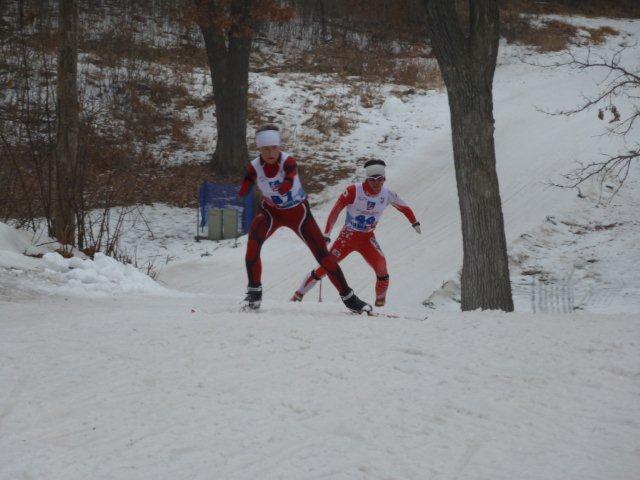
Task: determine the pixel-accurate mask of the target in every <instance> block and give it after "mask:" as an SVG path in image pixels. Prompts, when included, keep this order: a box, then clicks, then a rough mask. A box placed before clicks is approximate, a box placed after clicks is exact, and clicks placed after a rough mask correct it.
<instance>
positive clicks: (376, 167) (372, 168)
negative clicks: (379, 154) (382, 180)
mask: <svg viewBox="0 0 640 480" xmlns="http://www.w3.org/2000/svg"><path fill="white" fill-rule="evenodd" d="M364 172H365V174H366V175H367V177H373V176H374V175H382V176H383V177H384V165H380V164H379V163H374V164H373V165H369V166H368V167H366V168H365V169H364Z"/></svg>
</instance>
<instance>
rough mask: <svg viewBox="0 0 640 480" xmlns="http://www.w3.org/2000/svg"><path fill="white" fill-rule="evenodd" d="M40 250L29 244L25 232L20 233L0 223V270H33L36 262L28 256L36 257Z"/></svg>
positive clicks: (29, 240)
mask: <svg viewBox="0 0 640 480" xmlns="http://www.w3.org/2000/svg"><path fill="white" fill-rule="evenodd" d="M40 253H43V252H42V249H40V248H38V247H35V246H33V245H32V244H31V237H30V235H29V234H28V233H27V232H21V231H19V230H16V229H15V228H12V227H10V226H9V225H7V224H6V223H2V222H0V268H33V267H34V266H36V265H38V263H39V262H38V260H37V259H35V258H30V257H29V256H28V255H38V254H40Z"/></svg>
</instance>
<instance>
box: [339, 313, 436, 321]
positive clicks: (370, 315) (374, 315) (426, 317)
mask: <svg viewBox="0 0 640 480" xmlns="http://www.w3.org/2000/svg"><path fill="white" fill-rule="evenodd" d="M344 313H345V314H347V315H362V313H366V314H367V315H366V316H368V317H381V318H391V319H399V318H400V319H404V320H414V321H417V322H424V321H425V320H427V319H428V318H429V317H428V316H426V315H425V317H424V318H420V317H407V316H404V315H398V314H395V313H384V312H375V311H365V312H351V311H349V312H344Z"/></svg>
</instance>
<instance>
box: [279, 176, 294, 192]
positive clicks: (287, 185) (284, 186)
mask: <svg viewBox="0 0 640 480" xmlns="http://www.w3.org/2000/svg"><path fill="white" fill-rule="evenodd" d="M292 186H293V182H292V181H291V179H290V178H285V179H284V180H283V181H282V183H281V184H280V186H279V187H278V193H279V194H280V195H284V194H285V193H287V192H288V191H289V190H291V187H292Z"/></svg>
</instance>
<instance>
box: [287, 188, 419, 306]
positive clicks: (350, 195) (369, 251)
mask: <svg viewBox="0 0 640 480" xmlns="http://www.w3.org/2000/svg"><path fill="white" fill-rule="evenodd" d="M388 205H392V206H394V207H395V208H396V209H398V210H399V211H400V212H401V213H402V214H404V216H405V217H406V218H407V220H409V222H410V223H411V224H412V225H413V224H415V223H416V217H415V215H414V213H413V211H412V210H411V208H410V207H409V206H408V205H407V204H406V203H404V202H403V201H402V199H400V197H399V196H398V195H397V194H396V193H395V192H393V191H391V190H389V189H388V188H386V187H382V189H381V191H380V193H378V194H374V193H373V192H372V191H371V189H370V187H369V186H368V185H367V183H366V182H364V183H359V184H355V185H349V186H348V187H347V189H346V190H345V191H344V193H343V194H342V195H340V197H339V198H338V200H337V202H336V203H335V205H334V206H333V208H332V209H331V213H329V218H328V219H327V224H326V226H325V229H324V232H325V235H327V236H328V235H330V234H331V230H332V229H333V225H334V224H335V222H336V220H337V219H338V215H339V214H340V212H342V210H343V209H344V208H345V207H346V208H347V215H346V219H345V225H344V227H342V230H341V231H340V234H339V235H338V238H336V240H335V242H333V245H331V248H330V249H329V251H330V252H331V254H332V255H333V256H334V257H335V258H336V260H337V261H338V262H340V261H341V260H342V259H343V258H345V257H346V256H347V255H349V254H350V253H351V252H354V251H355V252H358V253H360V254H361V255H362V257H363V258H364V260H365V261H366V262H367V263H368V264H369V265H370V266H371V268H372V269H373V270H374V272H375V274H376V287H375V290H376V304H377V305H378V306H382V305H384V303H385V299H386V294H387V289H388V287H389V274H388V272H387V261H386V259H385V256H384V253H383V252H382V249H381V248H380V245H379V244H378V242H377V240H376V237H375V234H374V230H375V228H376V225H377V224H378V221H379V220H380V216H381V215H382V212H383V211H384V210H385V208H386V207H387V206H388ZM325 274H326V271H325V269H323V268H322V267H319V268H316V269H315V270H313V271H312V272H311V273H309V274H308V275H307V277H306V278H305V280H304V281H303V282H302V284H301V285H300V287H299V288H298V290H297V291H296V294H295V295H294V298H295V297H297V298H295V299H301V298H302V296H303V295H304V294H306V293H307V292H308V291H309V290H311V288H313V286H314V285H315V284H316V282H317V281H318V280H320V279H321V278H322V277H323V276H324V275H325Z"/></svg>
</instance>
